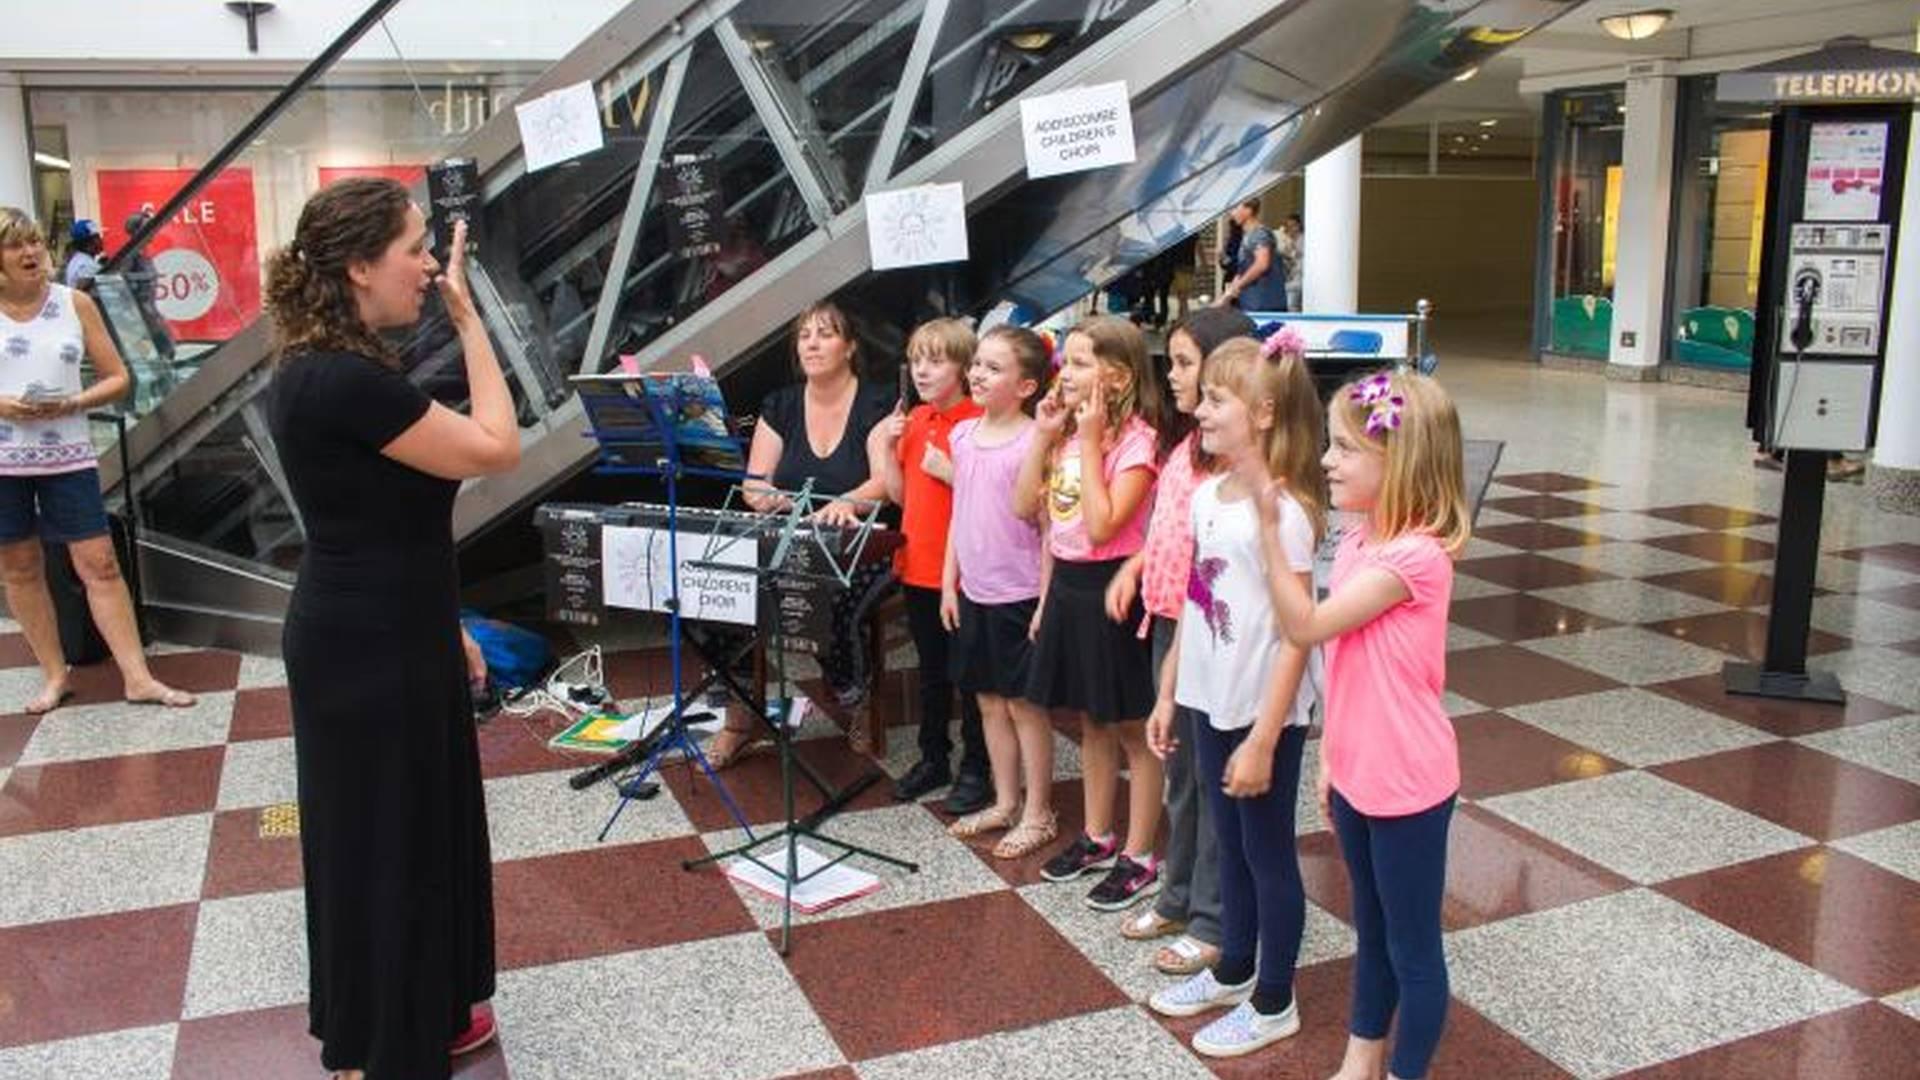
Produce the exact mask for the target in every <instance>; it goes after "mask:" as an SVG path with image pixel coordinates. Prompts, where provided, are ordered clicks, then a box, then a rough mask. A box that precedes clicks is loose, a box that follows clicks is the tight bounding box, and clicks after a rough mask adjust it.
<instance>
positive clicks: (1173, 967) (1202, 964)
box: [1153, 934, 1220, 975]
mask: <svg viewBox="0 0 1920 1080" xmlns="http://www.w3.org/2000/svg"><path fill="white" fill-rule="evenodd" d="M1219 959H1220V949H1219V947H1218V946H1216V945H1209V944H1207V943H1206V942H1204V941H1201V940H1200V939H1199V938H1196V937H1193V936H1192V935H1189V934H1182V935H1181V936H1180V937H1178V938H1176V939H1175V940H1174V942H1173V943H1172V944H1170V945H1163V946H1161V947H1160V951H1159V952H1157V953H1155V954H1154V955H1153V967H1154V970H1156V971H1158V972H1160V973H1161V974H1162V975H1193V974H1195V973H1197V972H1199V971H1200V969H1202V968H1208V967H1212V966H1213V965H1214V963H1215V962H1216V961H1218V960H1219Z"/></svg>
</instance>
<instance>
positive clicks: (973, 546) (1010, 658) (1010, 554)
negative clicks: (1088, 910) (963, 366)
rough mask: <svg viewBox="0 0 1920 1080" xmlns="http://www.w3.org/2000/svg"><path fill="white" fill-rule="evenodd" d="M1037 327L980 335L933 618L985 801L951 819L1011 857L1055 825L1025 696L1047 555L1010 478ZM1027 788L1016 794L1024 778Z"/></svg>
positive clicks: (1048, 776) (1022, 442)
mask: <svg viewBox="0 0 1920 1080" xmlns="http://www.w3.org/2000/svg"><path fill="white" fill-rule="evenodd" d="M1047 352H1048V350H1047V346H1046V343H1045V342H1044V341H1043V340H1041V338H1040V336H1039V335H1038V334H1035V333H1034V332H1033V331H1031V330H1026V329H1023V328H1020V327H1015V326H1001V327H995V328H994V329H992V330H989V331H987V333H986V334H985V336H983V337H981V339H980V344H979V346H978V347H977V348H976V349H975V351H974V354H973V362H972V364H970V365H969V366H968V368H967V386H968V390H969V392H970V393H971V394H972V395H973V401H974V404H976V405H979V406H980V407H981V408H982V409H984V410H985V415H983V416H981V417H979V418H978V419H973V420H963V421H961V422H960V423H958V424H956V425H954V428H953V439H952V446H953V514H952V517H951V522H952V524H951V525H950V526H949V528H948V534H947V554H946V565H945V567H944V568H943V570H942V572H941V576H940V622H941V625H943V626H945V627H946V628H947V629H948V630H949V631H951V632H952V633H953V646H952V649H951V650H950V651H951V655H952V658H953V676H954V681H955V682H957V683H959V685H960V692H961V693H963V694H973V695H975V697H976V698H977V699H978V700H979V703H980V722H981V729H982V732H983V734H984V735H985V736H986V743H987V760H988V762H989V763H990V764H991V767H992V769H993V791H994V801H993V805H991V806H988V807H985V808H984V809H981V810H976V811H974V812H973V813H971V814H967V815H966V816H964V817H962V818H960V819H959V820H957V821H955V822H954V823H953V824H952V825H951V826H950V827H949V828H948V830H947V831H948V832H949V833H951V834H953V835H954V836H959V837H973V836H979V835H981V834H983V833H987V832H993V831H998V830H1001V829H1005V830H1007V833H1006V835H1005V836H1003V837H1001V838H1000V843H999V844H998V845H997V846H995V847H994V849H993V854H994V857H995V858H1000V859H1018V858H1023V857H1025V856H1027V855H1030V854H1032V853H1033V852H1035V851H1037V850H1039V849H1040V848H1041V847H1042V846H1044V845H1046V844H1048V843H1050V842H1052V840H1053V838H1054V837H1055V836H1056V835H1058V831H1059V826H1058V824H1057V819H1056V817H1055V815H1054V812H1053V725H1052V724H1051V723H1049V722H1048V720H1047V712H1046V710H1045V709H1042V708H1040V707H1039V706H1037V705H1034V704H1031V703H1029V702H1028V701H1027V700H1026V699H1025V694H1026V686H1027V679H1028V669H1029V667H1030V666H1031V662H1032V653H1033V642H1032V640H1031V639H1030V637H1029V634H1030V632H1031V629H1032V626H1033V619H1034V611H1035V609H1036V607H1037V606H1038V602H1039V597H1040V583H1041V581H1042V579H1043V573H1044V567H1045V564H1046V558H1047V556H1046V549H1045V548H1044V547H1043V546H1042V544H1041V536H1040V528H1039V526H1038V525H1037V524H1036V523H1035V521H1034V517H1035V515H1033V514H1032V513H1028V514H1025V515H1021V514H1017V513H1016V512H1015V510H1014V496H1013V492H1014V487H1015V484H1016V481H1018V479H1019V476H1020V469H1021V466H1022V464H1023V463H1024V462H1025V461H1026V458H1027V449H1028V447H1029V446H1030V445H1031V444H1032V443H1033V442H1034V441H1035V440H1036V435H1035V431H1034V423H1033V419H1032V418H1031V417H1029V416H1028V415H1027V414H1026V410H1027V409H1028V408H1030V407H1031V405H1032V402H1033V399H1034V398H1035V397H1037V396H1038V395H1039V393H1040V385H1041V382H1042V381H1043V380H1045V379H1046V377H1047ZM1023 778H1024V780H1025V789H1026V799H1025V801H1024V804H1023V802H1022V800H1021V788H1022V783H1021V781H1022V779H1023Z"/></svg>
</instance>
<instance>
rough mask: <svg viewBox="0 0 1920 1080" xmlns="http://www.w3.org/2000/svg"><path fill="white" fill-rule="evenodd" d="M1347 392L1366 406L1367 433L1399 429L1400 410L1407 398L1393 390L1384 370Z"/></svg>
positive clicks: (1363, 380) (1356, 384)
mask: <svg viewBox="0 0 1920 1080" xmlns="http://www.w3.org/2000/svg"><path fill="white" fill-rule="evenodd" d="M1347 392H1348V394H1350V395H1351V396H1352V398H1353V400H1354V401H1355V402H1356V403H1358V404H1361V405H1365V406H1367V434H1368V435H1370V436H1379V435H1385V434H1386V433H1387V432H1389V431H1398V430H1400V412H1401V410H1402V409H1404V408H1405V407H1406V404H1407V399H1406V398H1404V397H1401V396H1400V395H1399V394H1396V393H1394V392H1393V380H1392V379H1391V378H1390V377H1389V376H1388V375H1387V373H1386V372H1384V371H1383V372H1381V373H1380V374H1378V375H1373V376H1370V377H1368V378H1365V379H1362V380H1361V381H1359V382H1357V383H1355V384H1354V385H1353V389H1351V390H1349V391H1347Z"/></svg>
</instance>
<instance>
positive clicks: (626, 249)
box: [580, 42, 693, 375]
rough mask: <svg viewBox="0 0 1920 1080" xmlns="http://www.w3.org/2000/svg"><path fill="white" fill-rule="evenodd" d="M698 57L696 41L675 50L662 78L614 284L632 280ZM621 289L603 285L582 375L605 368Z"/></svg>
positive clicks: (624, 218)
mask: <svg viewBox="0 0 1920 1080" xmlns="http://www.w3.org/2000/svg"><path fill="white" fill-rule="evenodd" d="M692 57H693V43H692V42H688V43H687V46H686V47H685V48H683V49H681V50H680V51H679V52H677V53H674V54H673V59H672V60H670V61H668V62H667V73H666V75H665V77H663V78H662V79H661V80H660V98H659V100H658V101H656V102H655V103H654V106H653V123H651V124H649V125H647V140H646V142H645V143H643V144H641V147H640V163H639V164H638V165H637V166H635V167H634V170H633V184H632V186H630V187H629V188H628V189H627V209H626V212H625V213H624V214H622V215H620V231H619V233H618V234H617V235H616V236H615V237H614V240H613V258H612V261H611V262H610V263H609V265H608V266H607V275H606V277H607V281H608V282H609V283H613V282H621V281H625V280H627V270H628V268H629V267H630V266H631V265H632V264H633V252H634V249H635V248H636V247H638V246H639V242H640V226H641V224H642V223H643V221H644V220H645V219H646V216H647V201H648V200H649V199H651V198H652V197H653V185H654V182H655V181H656V180H657V179H658V178H659V176H660V158H661V155H663V154H665V153H666V148H667V132H668V131H670V130H672V128H673V110H674V106H675V105H677V104H679V102H680V88H681V87H682V86H683V85H685V84H686V78H687V64H688V62H689V61H690V60H691V59H692ZM621 296H622V291H621V290H620V289H619V288H617V287H615V286H613V285H612V284H609V286H608V287H607V288H603V289H601V290H600V297H599V300H598V301H597V302H596V303H595V304H594V306H593V327H592V328H591V329H590V330H588V331H587V347H586V349H585V350H584V351H582V352H581V353H580V374H582V375H590V374H593V373H595V372H597V371H599V370H600V358H601V357H602V356H604V355H605V354H606V351H607V339H608V338H609V337H611V336H612V334H613V319H614V316H615V315H617V314H619V311H620V299H621Z"/></svg>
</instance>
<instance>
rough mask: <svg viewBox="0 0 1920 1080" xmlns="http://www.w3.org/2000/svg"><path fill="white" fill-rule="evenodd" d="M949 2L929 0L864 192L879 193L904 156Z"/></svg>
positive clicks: (875, 149) (871, 160) (895, 90)
mask: <svg viewBox="0 0 1920 1080" xmlns="http://www.w3.org/2000/svg"><path fill="white" fill-rule="evenodd" d="M948 3H949V0H927V6H926V8H925V9H924V10H922V11H921V13H920V27H919V29H918V30H916V31H914V35H913V47H912V48H911V49H909V50H908V51H907V67H906V70H905V71H903V72H901V73H900V84H899V85H898V86H896V87H894V88H893V101H892V103H891V104H889V105H888V106H887V120H886V123H885V124H884V125H883V126H882V127H881V128H880V141H879V142H878V143H876V144H874V147H873V156H872V157H871V158H868V159H867V179H866V183H865V184H864V185H863V186H862V188H861V190H863V191H877V190H879V188H880V185H881V184H884V183H886V182H887V177H889V176H892V175H893V163H894V161H896V160H897V159H898V158H899V157H900V141H901V140H902V139H904V138H905V137H906V134H907V121H909V120H911V119H913V107H914V105H915V104H917V103H918V102H919V100H920V84H921V83H924V82H926V81H927V68H928V67H929V66H931V65H932V63H933V49H934V46H935V45H937V44H939V41H940V29H941V27H943V26H945V25H946V22H947V6H948Z"/></svg>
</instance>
